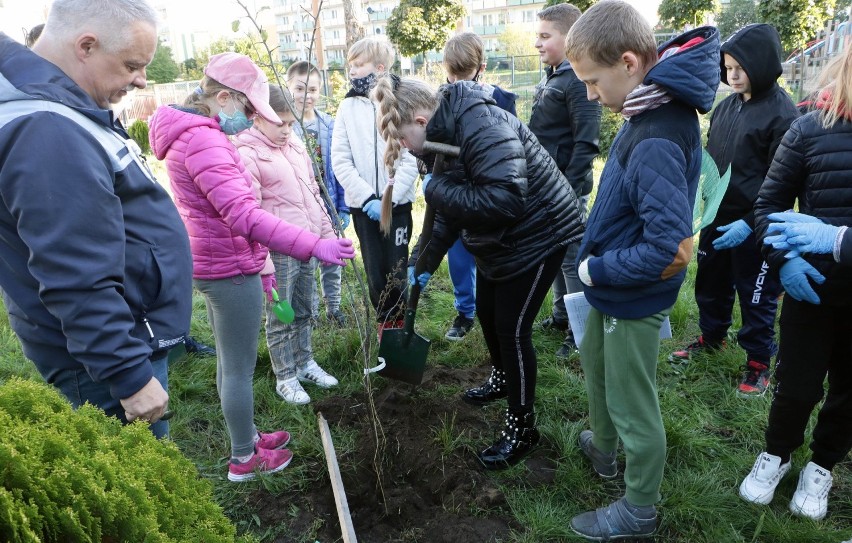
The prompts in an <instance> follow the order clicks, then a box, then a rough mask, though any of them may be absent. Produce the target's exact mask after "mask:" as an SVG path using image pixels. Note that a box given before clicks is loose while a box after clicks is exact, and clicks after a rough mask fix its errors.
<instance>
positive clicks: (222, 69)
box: [204, 53, 281, 124]
mask: <svg viewBox="0 0 852 543" xmlns="http://www.w3.org/2000/svg"><path fill="white" fill-rule="evenodd" d="M204 74H205V75H206V76H208V77H210V78H212V79H215V80H216V81H218V82H219V83H221V84H223V85H225V86H226V87H231V88H232V89H234V90H236V91H240V92H241V93H243V94H245V95H246V97H247V98H248V100H249V102H250V103H251V107H253V108H254V110H255V111H257V114H258V115H260V116H261V117H263V118H264V119H266V120H267V121H269V122H271V123H274V124H281V118H280V117H278V115H277V114H276V113H275V111H273V110H272V107H271V106H270V105H269V85H268V83H267V79H266V74H264V73H263V71H262V70H261V69H260V68H258V67H257V65H256V64H255V63H254V62H252V60H251V59H250V58H249V57H247V56H245V55H241V54H239V53H219V54H218V55H213V56H212V57H210V61H209V62H208V63H207V67H206V68H204Z"/></svg>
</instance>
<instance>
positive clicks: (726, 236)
mask: <svg viewBox="0 0 852 543" xmlns="http://www.w3.org/2000/svg"><path fill="white" fill-rule="evenodd" d="M721 54H722V58H721V65H722V81H723V82H725V83H727V84H728V85H730V86H731V88H733V90H734V94H732V95H730V96H728V97H727V98H726V99H725V100H723V101H722V102H721V103H719V105H718V106H716V109H715V110H714V111H713V115H712V117H711V119H710V131H709V133H708V136H707V151H708V152H709V153H710V155H711V156H712V157H713V159H714V160H715V161H716V165H717V166H718V168H719V171H720V172H725V171H726V170H727V169H728V168H730V169H731V180H730V184H729V185H728V190H727V191H726V192H725V196H724V198H723V199H722V203H721V205H720V206H719V212H718V213H717V215H716V218H715V219H714V221H713V223H712V224H710V225H709V226H707V227H706V228H704V229H703V230H701V238H700V240H699V243H698V274H697V276H696V278H695V301H696V303H697V304H698V312H699V313H698V314H699V321H698V324H699V327H700V328H701V335H700V336H699V337H698V339H696V340H695V342H693V343H692V344H690V345H688V346H687V347H685V348H684V349H682V350H679V351H675V352H674V353H672V359H680V360H688V359H689V357H690V355H691V354H693V353H695V352H698V351H702V350H714V349H717V348H719V347H721V346H722V344H723V343H724V339H725V337H726V336H727V334H728V328H729V327H730V326H731V312H732V310H733V306H734V296H735V295H738V296H739V302H740V313H741V315H742V327H741V328H740V330H739V332H738V334H737V339H738V342H739V345H740V346H741V347H742V348H743V349H744V350H745V351H746V355H747V358H746V364H745V373H744V376H743V378H742V380H741V381H740V383H739V386H738V387H737V395H739V396H740V397H751V396H762V395H763V394H764V393H765V392H766V388H767V386H768V384H769V362H770V360H771V359H772V356H774V355H775V352H776V351H777V346H776V343H775V311H776V307H777V305H778V295H779V294H780V293H781V284H780V283H779V281H778V278H777V277H775V276H774V275H772V274H769V273H768V270H769V266H768V265H767V263H766V262H765V261H764V260H763V256H762V255H761V252H760V247H758V246H757V243H756V241H755V237H754V234H753V233H752V231H753V230H754V212H753V209H752V208H753V206H754V201H755V200H756V199H757V192H758V190H760V186H761V184H762V183H763V179H764V177H765V176H766V171H767V170H768V169H769V165H770V164H771V163H772V157H773V156H775V150H776V149H777V148H778V144H779V143H780V142H781V138H782V137H783V136H784V133H785V132H786V131H787V129H788V128H789V127H790V123H791V122H793V120H794V119H795V118H796V117H798V116H799V113H798V111H797V110H796V106H795V105H794V104H793V102H792V100H790V97H789V96H788V95H787V93H786V92H785V91H784V89H782V88H781V87H780V86H779V85H778V83H776V80H777V79H778V77H779V76H780V75H781V61H780V58H781V41H780V39H779V37H778V32H777V31H776V30H775V28H774V27H773V26H771V25H768V24H751V25H747V26H745V27H743V28H741V29H740V30H738V31H737V32H735V33H734V34H733V35H732V36H731V37H730V38H728V39H727V40H726V41H725V42H724V43H723V44H722V48H721Z"/></svg>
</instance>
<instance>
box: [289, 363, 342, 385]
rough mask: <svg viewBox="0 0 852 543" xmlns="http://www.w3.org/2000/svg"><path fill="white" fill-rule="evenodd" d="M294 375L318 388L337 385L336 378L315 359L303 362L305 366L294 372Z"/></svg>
mask: <svg viewBox="0 0 852 543" xmlns="http://www.w3.org/2000/svg"><path fill="white" fill-rule="evenodd" d="M296 377H297V378H298V379H299V381H301V382H303V383H313V384H315V385H317V386H318V387H320V388H331V387H334V386H337V379H335V378H334V377H333V376H331V375H329V374H328V373H327V372H326V371H325V370H324V369H322V368H321V367H320V366H319V364H317V362H316V360H311V361H310V362H308V363H307V364H305V367H304V368H302V369H301V370H299V371H298V372H297V373H296Z"/></svg>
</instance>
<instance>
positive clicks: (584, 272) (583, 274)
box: [577, 258, 595, 287]
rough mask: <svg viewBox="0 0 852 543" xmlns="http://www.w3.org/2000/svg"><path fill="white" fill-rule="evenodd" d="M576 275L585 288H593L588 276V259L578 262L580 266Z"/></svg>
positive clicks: (590, 278)
mask: <svg viewBox="0 0 852 543" xmlns="http://www.w3.org/2000/svg"><path fill="white" fill-rule="evenodd" d="M577 275H578V276H579V277H580V281H582V282H583V284H584V285H586V286H587V287H593V286H595V285H594V283H592V276H591V275H589V259H588V258H587V259H586V260H584V261H582V262H580V266H579V267H578V268H577Z"/></svg>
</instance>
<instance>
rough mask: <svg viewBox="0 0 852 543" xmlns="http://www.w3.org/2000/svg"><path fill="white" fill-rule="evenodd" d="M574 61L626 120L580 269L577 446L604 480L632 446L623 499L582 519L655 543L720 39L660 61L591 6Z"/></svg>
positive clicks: (582, 525)
mask: <svg viewBox="0 0 852 543" xmlns="http://www.w3.org/2000/svg"><path fill="white" fill-rule="evenodd" d="M566 47H567V53H568V59H569V60H570V61H571V65H572V66H573V67H574V71H575V73H576V74H577V77H579V78H580V79H581V80H582V81H583V82H584V83H585V84H586V87H587V92H588V96H589V99H590V100H597V101H599V102H601V104H602V105H604V106H606V107H609V108H610V109H611V110H613V111H615V112H620V113H621V114H622V115H623V116H624V117H625V119H626V122H625V123H624V125H623V126H622V128H621V130H620V131H619V133H618V135H617V136H616V138H615V141H614V142H613V145H612V149H611V151H610V155H609V160H608V161H607V163H606V166H605V167H604V170H603V173H602V174H601V179H600V185H599V187H598V193H597V197H596V200H595V206H594V208H593V209H592V212H591V215H590V216H589V220H588V223H587V225H586V232H585V234H584V236H583V243H582V245H581V247H580V255H579V259H578V263H579V264H578V274H579V276H580V280H581V281H582V282H583V285H584V287H583V290H584V292H585V295H586V298H587V299H588V301H589V303H590V304H591V306H592V307H591V309H590V311H589V316H588V320H587V322H586V330H585V335H584V336H583V341H582V344H581V345H580V358H581V360H582V367H583V372H584V374H585V378H586V389H587V393H588V396H589V424H590V426H591V430H586V431H584V432H582V433H581V434H580V448H581V450H582V451H583V453H584V454H585V455H586V456H587V457H589V459H590V460H591V461H592V465H593V467H594V469H595V471H596V472H597V473H598V474H599V475H601V476H602V477H605V478H611V477H614V476H615V475H616V474H617V464H616V449H617V447H618V440H619V439H621V441H622V442H623V444H624V452H625V456H626V468H625V474H624V482H625V486H626V492H625V496H624V497H623V498H621V499H619V500H617V501H615V502H613V503H612V504H610V505H608V506H606V507H604V508H602V509H598V510H597V511H590V512H587V513H583V514H581V515H578V516H576V517H574V519H573V520H572V521H571V527H572V529H573V530H574V531H575V532H576V533H578V534H580V535H582V536H584V537H586V538H588V539H594V540H599V541H600V540H604V541H609V540H610V539H620V538H624V537H648V536H650V535H651V534H653V533H654V532H655V531H656V524H657V513H656V507H655V505H654V504H655V503H656V502H657V501H658V500H659V499H660V484H661V482H662V478H663V467H664V465H665V457H666V434H665V429H664V428H663V419H662V415H661V414H660V406H659V402H658V399H657V384H656V368H657V359H658V356H659V349H660V339H659V333H660V326H661V324H662V322H663V320H664V319H665V317H666V316H667V315H668V314H669V312H670V311H671V307H672V306H673V305H674V303H675V300H676V299H677V295H678V291H679V290H680V286H681V283H682V282H683V279H684V276H685V274H686V267H687V265H688V264H689V261H690V259H691V257H692V208H693V204H694V201H695V194H696V189H697V187H698V178H699V174H700V171H701V130H700V128H699V125H698V116H697V115H696V113H695V112H696V110H698V111H700V112H702V113H706V112H707V111H708V110H709V109H710V107H711V106H712V105H713V99H714V97H715V95H716V87H717V86H718V84H719V36H718V31H717V30H716V29H715V28H712V27H702V28H697V29H695V30H692V31H690V32H688V33H686V34H683V35H681V36H678V37H677V38H674V39H673V40H671V41H670V42H668V43H666V44H664V45H663V46H661V48H660V50H659V52H658V51H657V48H656V44H655V42H654V36H653V34H652V32H651V29H650V27H649V26H648V23H647V22H646V21H645V20H644V19H643V18H642V16H641V15H640V14H639V13H638V12H637V11H636V10H635V9H634V8H633V7H631V6H630V5H629V4H627V3H626V2H621V1H616V0H605V1H603V2H601V3H598V4H595V5H594V6H592V7H591V8H589V10H588V11H587V12H586V13H585V14H584V15H583V16H582V17H580V19H579V20H578V21H577V22H576V23H575V24H574V26H573V28H572V29H571V31H570V32H569V34H568V38H567V41H566Z"/></svg>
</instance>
